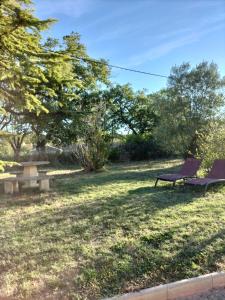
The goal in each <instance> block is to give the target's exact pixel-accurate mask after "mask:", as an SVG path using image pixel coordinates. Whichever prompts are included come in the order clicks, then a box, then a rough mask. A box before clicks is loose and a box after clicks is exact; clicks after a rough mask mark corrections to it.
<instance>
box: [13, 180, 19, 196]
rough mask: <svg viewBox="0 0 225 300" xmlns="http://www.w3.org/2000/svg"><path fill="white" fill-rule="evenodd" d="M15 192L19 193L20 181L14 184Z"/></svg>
mask: <svg viewBox="0 0 225 300" xmlns="http://www.w3.org/2000/svg"><path fill="white" fill-rule="evenodd" d="M13 191H14V193H18V192H19V183H18V181H14V182H13Z"/></svg>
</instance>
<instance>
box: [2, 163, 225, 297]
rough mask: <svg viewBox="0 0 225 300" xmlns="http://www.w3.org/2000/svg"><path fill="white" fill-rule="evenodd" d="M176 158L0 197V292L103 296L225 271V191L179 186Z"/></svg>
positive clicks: (63, 178) (65, 178)
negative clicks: (173, 181)
mask: <svg viewBox="0 0 225 300" xmlns="http://www.w3.org/2000/svg"><path fill="white" fill-rule="evenodd" d="M178 165H179V161H178V160H173V161H172V160H171V161H155V162H145V163H133V164H120V165H113V166H109V167H108V168H107V170H106V171H105V172H102V173H97V174H84V173H82V172H79V171H77V170H67V171H66V172H65V173H66V174H65V175H63V174H64V172H63V170H60V171H58V172H57V171H56V172H55V174H58V175H57V177H56V180H55V182H54V184H53V189H52V191H51V192H49V193H42V194H39V192H38V191H24V192H23V193H22V194H20V195H16V196H13V197H10V196H4V195H3V193H2V192H1V196H0V212H1V218H0V274H1V275H0V296H8V297H10V298H9V299H91V300H94V299H101V298H104V297H106V296H111V295H116V294H120V293H125V292H130V291H134V290H138V289H142V288H145V287H151V286H155V285H158V284H161V283H166V282H171V281H175V280H179V279H182V278H187V277H192V276H196V275H200V274H205V273H209V272H212V271H217V270H223V269H224V265H225V188H223V187H214V188H210V189H209V191H208V193H207V194H206V196H205V197H203V196H202V194H201V190H200V189H193V188H189V187H187V188H183V186H182V185H178V186H177V187H175V189H173V188H171V185H170V184H167V183H165V182H160V183H159V186H158V187H157V188H156V189H155V188H154V178H155V176H156V174H160V173H163V172H171V171H175V170H176V168H177V166H178Z"/></svg>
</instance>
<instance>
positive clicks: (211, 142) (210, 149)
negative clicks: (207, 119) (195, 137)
mask: <svg viewBox="0 0 225 300" xmlns="http://www.w3.org/2000/svg"><path fill="white" fill-rule="evenodd" d="M198 148H199V151H198V156H199V157H201V158H202V159H203V163H202V166H203V168H205V169H209V168H210V167H211V166H212V164H213V161H214V160H215V159H225V124H218V123H216V124H213V125H211V127H210V129H209V131H208V133H207V134H206V135H204V136H203V135H202V136H201V138H200V139H199V142H198Z"/></svg>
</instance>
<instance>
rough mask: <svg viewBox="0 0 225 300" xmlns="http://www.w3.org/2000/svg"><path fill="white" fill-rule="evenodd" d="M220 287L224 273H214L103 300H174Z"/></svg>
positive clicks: (224, 279) (222, 284)
mask: <svg viewBox="0 0 225 300" xmlns="http://www.w3.org/2000/svg"><path fill="white" fill-rule="evenodd" d="M221 287H225V272H215V273H210V274H206V275H202V276H199V277H194V278H190V279H184V280H180V281H176V282H173V283H168V284H164V285H159V286H156V287H153V288H148V289H144V290H141V291H139V292H134V293H128V294H124V295H121V296H115V297H112V298H105V299H104V300H174V299H175V298H178V297H185V296H193V295H195V294H200V293H203V292H206V291H208V290H210V289H212V288H221Z"/></svg>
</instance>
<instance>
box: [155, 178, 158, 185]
mask: <svg viewBox="0 0 225 300" xmlns="http://www.w3.org/2000/svg"><path fill="white" fill-rule="evenodd" d="M158 181H159V178H157V179H156V181H155V187H156V186H157V183H158Z"/></svg>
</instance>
